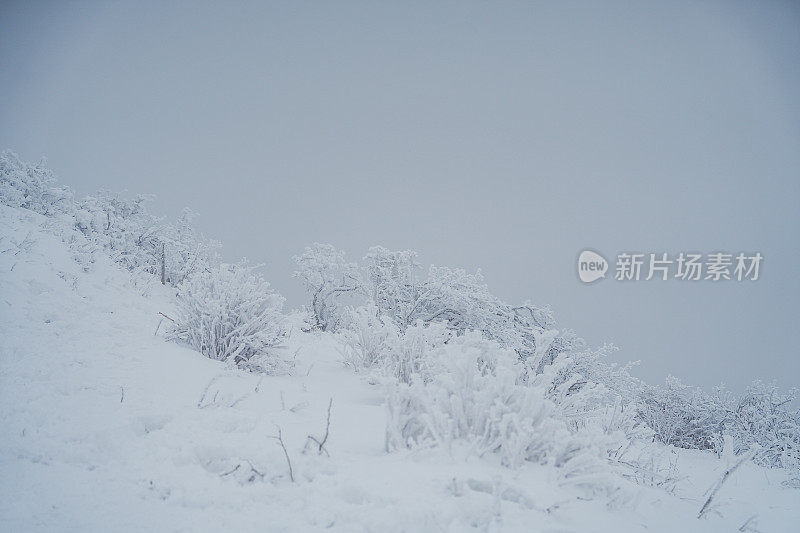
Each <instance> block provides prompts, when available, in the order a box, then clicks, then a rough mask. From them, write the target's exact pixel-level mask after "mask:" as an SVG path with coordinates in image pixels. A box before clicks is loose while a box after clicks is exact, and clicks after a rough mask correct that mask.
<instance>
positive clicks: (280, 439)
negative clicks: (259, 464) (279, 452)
mask: <svg viewBox="0 0 800 533" xmlns="http://www.w3.org/2000/svg"><path fill="white" fill-rule="evenodd" d="M275 427H276V428H277V429H278V435H277V436H273V437H271V438H273V439H275V440H277V441H278V444H280V446H281V448H283V455H285V456H286V464H288V465H289V479H291V480H292V483H294V471H293V470H292V460H291V459H289V452H288V451H287V450H286V444H284V443H283V434H282V433H281V427H280V426H278V425H276V426H275Z"/></svg>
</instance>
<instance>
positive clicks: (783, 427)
mask: <svg viewBox="0 0 800 533" xmlns="http://www.w3.org/2000/svg"><path fill="white" fill-rule="evenodd" d="M795 393H796V391H795V390H791V391H789V393H788V394H781V393H780V392H779V391H778V388H777V386H776V385H775V384H769V385H768V384H764V383H761V382H760V381H756V382H754V383H753V384H752V385H750V386H749V387H748V388H747V390H746V392H745V393H744V395H742V396H741V397H740V398H738V399H737V400H736V401H735V402H734V403H733V405H732V409H731V412H730V417H729V420H728V421H726V424H725V431H726V433H728V434H730V435H731V436H732V437H733V440H734V446H735V452H736V453H741V452H742V451H745V450H748V449H750V448H751V447H752V446H753V445H757V446H758V451H757V452H756V454H755V456H754V457H753V461H754V462H755V463H757V464H760V465H762V466H768V467H784V468H791V469H794V470H795V471H798V470H799V469H800V413H798V411H797V409H795V408H793V406H792V402H793V401H794V399H795Z"/></svg>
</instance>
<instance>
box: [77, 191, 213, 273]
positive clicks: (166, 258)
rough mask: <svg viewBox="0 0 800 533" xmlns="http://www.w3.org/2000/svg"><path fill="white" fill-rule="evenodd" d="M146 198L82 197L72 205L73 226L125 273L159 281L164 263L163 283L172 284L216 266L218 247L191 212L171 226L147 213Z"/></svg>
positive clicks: (107, 195) (96, 195)
mask: <svg viewBox="0 0 800 533" xmlns="http://www.w3.org/2000/svg"><path fill="white" fill-rule="evenodd" d="M149 199H150V198H149V197H147V196H144V195H138V196H136V197H135V198H133V199H132V200H131V199H127V198H125V197H124V196H122V195H121V194H114V193H109V192H105V191H101V192H98V193H97V194H95V195H92V196H87V197H86V198H84V199H83V200H81V201H80V202H79V203H78V205H77V209H76V211H75V226H76V227H77V228H78V230H80V231H81V233H83V234H84V236H86V238H87V239H88V240H89V241H90V242H92V243H94V244H95V245H97V246H99V247H100V248H102V249H103V250H105V251H106V252H107V253H109V254H110V255H111V257H112V258H113V259H114V261H115V262H117V263H119V264H120V265H122V266H123V267H124V268H126V269H127V270H129V271H130V272H134V273H140V272H143V273H147V274H150V275H153V276H160V275H161V265H162V261H163V263H164V267H165V272H164V274H165V276H164V281H165V282H166V283H169V284H171V285H177V284H179V283H180V282H182V281H183V280H184V279H185V278H186V277H187V276H188V275H189V274H191V273H192V272H196V271H201V270H207V269H208V268H210V267H211V266H212V265H213V264H215V263H216V262H217V261H216V250H217V248H218V247H219V244H218V243H216V242H215V241H211V240H209V239H206V238H205V237H204V236H202V235H201V234H199V233H198V232H197V230H196V229H195V228H194V226H193V225H192V220H193V219H194V218H195V216H196V213H194V212H193V211H191V210H190V209H184V211H183V213H182V215H181V217H180V218H179V219H178V220H177V222H176V223H174V224H170V223H167V222H164V221H163V219H160V218H158V217H156V216H154V215H152V214H151V213H150V212H149V211H148V210H147V206H146V203H147V201H148V200H149Z"/></svg>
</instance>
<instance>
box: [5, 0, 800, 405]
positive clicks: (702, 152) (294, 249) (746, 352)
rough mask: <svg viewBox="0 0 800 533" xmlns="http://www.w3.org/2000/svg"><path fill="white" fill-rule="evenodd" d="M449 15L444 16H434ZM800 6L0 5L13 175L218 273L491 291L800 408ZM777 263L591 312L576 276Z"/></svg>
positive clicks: (650, 368) (624, 354)
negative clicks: (374, 261) (422, 267)
mask: <svg viewBox="0 0 800 533" xmlns="http://www.w3.org/2000/svg"><path fill="white" fill-rule="evenodd" d="M430 4H434V5H430ZM798 95H800V5H798V4H797V3H793V2H746V3H745V2H729V1H725V2H702V3H701V2H680V1H670V2H663V3H651V2H638V1H635V2H614V3H599V2H587V3H574V2H553V3H535V2H499V3H495V2H441V3H439V2H434V3H430V2H419V3H407V2H404V3H399V2H398V3H396V4H395V5H389V3H387V2H377V3H376V2H348V3H334V2H291V3H290V2H285V3H275V4H267V3H265V2H257V3H252V4H248V3H243V2H226V3H223V2H217V3H209V4H204V3H199V2H186V3H181V2H155V3H150V4H148V3H146V2H136V3H133V2H131V3H128V4H123V3H113V4H111V3H92V2H76V3H69V2H56V3H46V2H19V3H14V2H3V4H2V6H0V148H10V149H13V150H15V151H16V152H18V153H19V154H20V156H21V157H22V158H23V159H27V160H37V159H38V158H39V157H41V156H43V155H45V156H47V158H48V161H49V163H50V166H51V167H52V168H53V169H54V170H55V171H56V173H57V174H58V175H59V176H60V178H61V180H62V181H63V182H64V183H66V184H68V185H70V186H72V187H73V188H74V189H75V190H76V191H77V192H78V193H80V194H86V193H89V192H91V191H93V190H95V189H97V188H101V187H102V188H110V189H112V190H121V189H128V190H130V191H131V192H133V193H138V192H151V193H155V194H156V195H157V196H158V199H157V201H156V202H155V204H154V206H153V209H154V211H156V212H157V213H160V214H177V213H178V211H179V209H180V208H182V207H183V206H190V207H192V208H193V209H195V210H197V211H199V212H200V213H201V218H200V220H199V225H200V227H201V229H202V230H203V231H204V232H205V233H207V234H209V235H211V236H213V237H215V238H218V239H220V240H221V241H222V242H223V244H224V253H225V257H226V259H230V260H234V259H237V258H239V257H241V256H247V257H248V258H249V259H251V260H254V261H257V262H266V263H267V264H268V269H267V271H266V276H267V278H268V279H270V280H271V282H272V283H273V285H274V286H275V287H276V288H277V289H278V290H279V291H280V292H281V293H283V294H284V295H285V296H287V298H288V300H289V305H290V306H297V305H300V304H301V303H302V290H301V288H300V286H299V284H298V283H297V282H296V281H295V280H293V279H292V278H291V271H292V262H291V256H292V255H293V254H296V253H298V252H299V251H300V250H302V248H303V247H304V246H305V245H307V244H310V243H313V242H314V241H321V242H331V243H333V244H334V245H336V246H338V247H340V248H343V249H345V250H346V251H347V252H348V253H349V254H350V257H351V258H353V259H358V258H360V257H361V256H363V254H364V252H365V251H366V249H367V248H368V247H369V246H371V245H374V244H382V245H384V246H387V247H389V248H395V249H406V248H411V249H416V250H418V251H419V252H420V254H421V257H422V259H423V260H424V261H425V262H426V263H429V262H433V263H435V264H440V265H448V266H461V267H464V268H467V269H468V270H474V269H476V268H478V267H480V268H482V269H483V272H484V274H485V276H486V278H487V281H488V283H489V285H490V287H491V288H492V289H493V291H494V292H495V293H497V294H498V295H500V296H501V297H503V298H504V299H507V300H510V301H521V300H524V299H527V298H530V299H532V300H533V301H534V302H536V303H540V304H541V303H550V304H551V305H552V306H553V308H554V310H555V311H556V314H557V317H558V318H559V321H560V323H561V325H562V326H566V327H572V328H574V329H575V330H576V331H577V332H578V333H579V334H581V335H583V336H584V337H585V338H587V340H588V341H589V342H590V343H592V344H598V343H601V342H603V341H613V342H615V343H616V344H618V345H620V346H621V348H622V350H621V352H619V354H618V359H619V360H636V359H639V360H641V361H642V364H641V366H640V367H639V369H638V370H637V374H638V375H640V376H642V377H644V378H646V379H648V380H651V381H657V382H661V381H663V379H664V377H665V376H666V375H667V374H669V373H672V374H674V375H677V376H679V377H682V378H683V379H685V381H687V382H690V383H694V384H699V385H703V386H710V385H713V384H716V383H719V382H725V383H727V384H728V385H729V386H730V387H731V388H733V389H735V390H739V389H741V388H742V387H743V386H744V385H745V384H746V383H747V382H749V381H750V380H752V379H755V378H760V379H772V378H777V379H778V382H779V384H781V385H782V386H784V387H788V386H794V385H800V380H799V379H798V377H800V359H799V358H798V351H797V340H796V338H797V335H796V332H795V331H794V328H795V327H797V325H798V323H799V322H800V320H799V319H800V311H798V305H797V301H798V299H799V297H800V280H798V276H797V273H798V262H800V246H798V244H797V234H798V230H800V210H798V199H800V180H798V172H799V171H800V98H798ZM585 247H591V248H594V249H597V250H599V251H601V252H603V253H604V254H605V255H606V257H608V258H609V259H612V258H613V256H615V255H616V253H617V252H619V251H622V250H633V251H642V252H671V253H676V252H679V251H689V250H694V251H700V252H704V253H708V252H714V251H718V250H724V251H729V252H738V251H760V252H761V253H762V254H763V255H764V257H765V259H764V264H763V268H762V273H761V279H760V280H759V281H757V282H754V283H735V282H727V283H723V284H713V283H711V282H699V283H693V284H692V283H686V282H679V281H671V282H649V283H645V282H643V281H642V282H638V283H628V284H623V283H620V282H616V281H613V280H611V279H606V280H604V281H600V282H598V283H596V284H594V285H591V286H585V285H582V284H581V283H580V282H579V281H578V279H577V276H576V273H575V259H576V256H577V254H578V252H579V251H580V250H581V249H583V248H585Z"/></svg>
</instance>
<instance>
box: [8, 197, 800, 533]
mask: <svg viewBox="0 0 800 533" xmlns="http://www.w3.org/2000/svg"><path fill="white" fill-rule="evenodd" d="M74 238H78V236H75V237H74ZM70 239H72V237H70ZM68 240H69V239H66V238H65V237H64V235H63V234H61V235H59V232H58V231H53V229H52V225H51V224H50V223H49V221H48V218H47V217H44V216H41V215H39V214H36V213H33V212H32V211H29V210H26V209H19V208H11V207H7V206H0V251H1V252H2V253H0V273H1V274H0V309H2V311H0V402H2V403H0V405H2V409H0V422H2V437H0V480H1V481H0V530H2V531H218V530H228V531H304V530H323V529H331V530H337V531H382V532H383V531H464V530H471V529H474V530H478V531H498V530H504V531H505V530H507V531H637V530H641V531H644V530H647V531H734V530H737V529H738V528H740V527H742V526H745V524H746V526H745V528H744V529H742V531H747V530H756V529H757V530H760V531H791V530H794V529H795V528H796V527H797V524H800V492H798V491H797V490H795V489H791V488H787V487H784V486H783V485H782V484H781V482H782V481H783V480H784V479H785V477H786V474H785V473H784V472H783V471H782V470H780V469H774V470H773V469H765V468H761V467H758V466H756V465H754V464H752V463H749V462H748V463H746V464H743V465H742V466H741V468H740V469H738V470H737V471H736V472H734V473H733V474H732V476H731V477H730V478H729V479H728V480H727V481H726V483H725V484H724V485H723V486H722V488H721V490H720V491H719V493H718V494H717V496H716V498H715V499H714V502H713V504H714V506H715V510H716V511H718V513H709V516H707V517H705V518H703V519H702V520H698V518H697V514H698V511H699V510H700V508H701V506H702V505H703V503H704V501H705V498H706V496H705V495H706V492H707V490H708V489H709V488H710V487H711V486H712V485H713V484H714V483H715V481H716V480H717V479H718V478H719V477H720V476H721V475H722V473H723V472H724V471H725V469H726V468H727V467H728V466H730V465H732V464H733V461H734V459H733V458H731V457H727V458H726V457H723V458H721V459H718V458H716V456H715V455H713V454H712V453H710V452H701V451H696V450H678V449H672V448H668V447H665V446H663V445H659V444H657V445H654V446H657V447H658V449H659V453H658V454H653V455H649V456H648V457H652V458H653V459H652V461H651V462H650V463H648V461H640V462H638V463H637V465H638V466H637V468H638V469H639V471H640V474H639V477H640V479H639V480H638V481H639V482H638V483H636V482H633V481H632V479H633V478H632V477H631V476H630V475H628V476H627V477H625V478H623V477H622V476H621V474H620V473H618V472H617V471H615V470H613V469H610V470H609V471H603V472H601V473H600V474H598V475H602V476H612V477H615V476H616V478H618V479H617V480H616V481H617V482H618V489H617V490H615V491H614V492H613V493H612V494H607V493H606V494H601V495H594V496H592V495H587V492H586V490H584V488H582V487H581V485H580V484H576V483H572V482H570V480H569V479H567V478H565V476H564V475H563V473H560V472H558V471H557V469H555V468H553V467H552V466H550V465H540V464H533V463H526V464H524V465H522V466H520V467H518V468H508V467H505V466H501V465H500V459H499V458H498V457H497V456H496V455H493V454H485V455H483V456H479V454H477V453H475V452H474V450H470V449H468V448H467V447H466V446H465V445H462V444H459V443H458V442H457V441H456V442H451V443H450V444H449V445H448V446H439V447H435V448H431V449H424V448H422V449H420V448H417V449H415V450H401V451H394V452H391V453H390V452H387V451H386V442H385V436H386V422H387V412H386V406H385V394H384V389H383V386H382V385H380V384H377V383H371V382H370V381H371V380H370V379H369V378H368V377H367V376H366V375H364V374H357V373H355V372H353V371H352V370H351V369H349V368H347V367H346V366H344V365H343V364H342V363H341V359H342V357H343V354H342V350H343V348H342V345H341V341H340V340H339V339H338V337H336V336H335V335H333V334H329V333H325V332H311V333H305V332H303V331H302V330H301V328H300V325H301V323H300V322H301V321H300V319H299V318H298V319H295V322H296V324H295V325H294V327H291V328H290V330H291V333H290V335H289V336H288V337H287V338H286V339H285V341H284V343H283V346H282V347H281V348H280V349H281V350H284V351H285V353H286V354H288V355H289V356H295V358H296V364H295V368H294V371H293V372H292V373H291V374H290V375H287V376H268V375H260V374H255V373H247V372H244V371H242V370H239V369H237V368H236V367H235V366H233V365H231V364H228V363H223V362H219V361H214V360H211V359H208V358H206V357H204V356H203V355H201V354H200V353H198V352H196V351H193V350H191V349H189V348H186V347H182V346H179V345H178V344H176V343H173V342H167V341H166V340H165V339H164V338H163V336H162V333H163V331H164V324H163V323H162V322H164V321H165V320H166V319H163V318H162V316H161V315H159V312H161V313H164V314H166V315H168V316H169V315H171V314H172V313H173V312H174V306H175V302H174V291H175V289H173V288H170V287H169V286H167V287H163V286H161V285H160V284H158V283H155V284H152V285H150V286H148V287H145V288H143V287H142V286H141V282H138V283H134V279H135V278H134V277H132V275H131V274H130V273H129V272H127V271H124V270H122V269H121V268H120V267H119V266H118V265H117V264H115V263H113V262H112V261H111V260H110V259H109V258H108V257H107V256H104V255H103V254H96V256H95V262H94V263H93V264H92V265H91V267H90V268H86V269H85V268H83V266H82V265H81V264H80V263H79V262H76V261H75V259H74V257H73V254H74V242H73V246H70V245H68V244H67V243H66V242H65V241H68ZM142 293H146V294H147V296H143V295H142ZM290 320H292V319H291V317H290ZM157 329H158V333H156V330H157ZM329 405H331V408H330V428H329V429H330V430H329V434H328V437H327V440H326V441H325V444H324V447H323V452H322V453H321V452H320V447H319V446H318V445H317V444H315V443H314V442H313V441H312V440H311V439H309V435H311V436H313V437H314V438H315V439H317V440H319V441H322V440H323V439H324V438H325V433H326V425H327V420H328V406H329ZM279 432H280V435H281V436H282V442H283V443H284V444H285V452H286V453H284V449H283V447H282V446H281V445H280V441H278V440H277V439H276V437H277V436H278V434H279ZM630 453H631V457H634V458H635V457H637V455H636V454H637V452H630ZM287 454H288V458H289V460H290V462H291V472H290V467H289V462H287V457H286V455H287ZM640 456H641V454H640ZM647 464H650V465H651V467H650V468H649V469H648V468H646V465H647ZM643 465H644V466H643ZM629 473H630V472H629ZM634 477H635V476H634ZM292 478H293V479H292ZM753 516H756V518H755V519H753V520H750V522H748V520H749V519H751V517H753ZM748 528H750V529H748Z"/></svg>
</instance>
